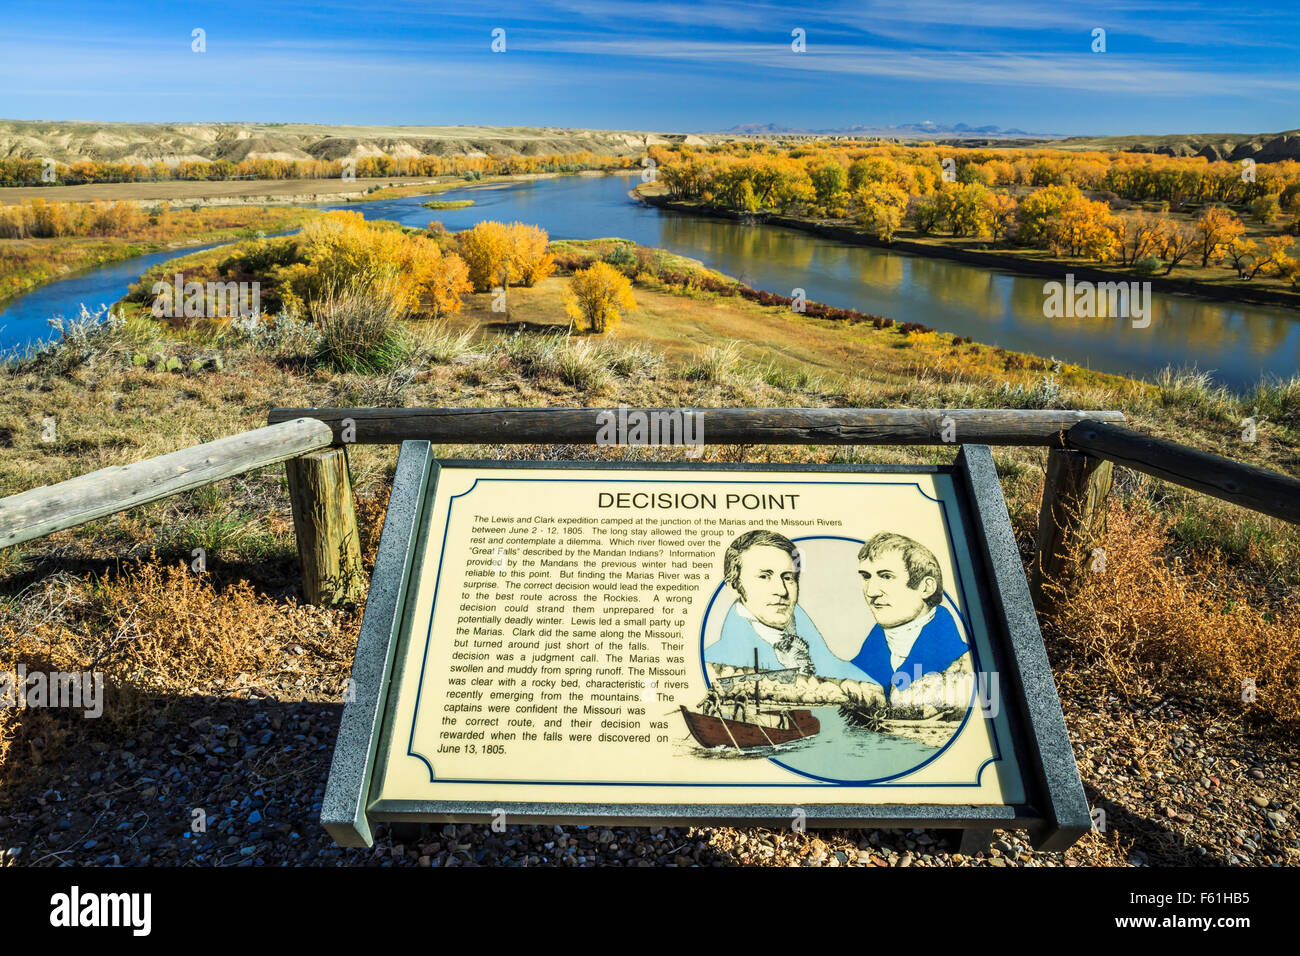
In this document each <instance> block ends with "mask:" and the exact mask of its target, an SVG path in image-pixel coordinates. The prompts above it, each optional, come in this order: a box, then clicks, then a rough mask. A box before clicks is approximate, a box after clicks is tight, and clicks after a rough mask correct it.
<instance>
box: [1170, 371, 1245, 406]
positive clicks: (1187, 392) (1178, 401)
mask: <svg viewBox="0 0 1300 956" xmlns="http://www.w3.org/2000/svg"><path fill="white" fill-rule="evenodd" d="M1153 384H1154V385H1155V387H1156V392H1157V395H1158V397H1159V400H1160V403H1161V404H1162V405H1164V406H1165V407H1167V408H1169V407H1172V408H1186V409H1194V410H1196V411H1199V412H1201V413H1202V414H1204V415H1205V416H1206V417H1208V418H1212V419H1232V418H1233V417H1235V416H1236V414H1237V412H1238V411H1239V408H1240V406H1239V405H1238V402H1237V400H1236V398H1235V397H1234V396H1233V394H1232V392H1230V391H1229V390H1228V389H1226V388H1224V387H1223V386H1222V385H1216V384H1215V383H1214V379H1213V377H1212V376H1211V375H1210V373H1209V372H1203V371H1201V370H1200V369H1196V368H1181V369H1175V368H1173V367H1172V366H1166V367H1165V368H1163V369H1161V370H1160V372H1159V373H1158V374H1157V375H1156V377H1155V381H1154V383H1153Z"/></svg>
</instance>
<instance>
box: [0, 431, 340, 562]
mask: <svg viewBox="0 0 1300 956" xmlns="http://www.w3.org/2000/svg"><path fill="white" fill-rule="evenodd" d="M332 441H333V436H332V434H331V432H330V429H329V428H328V427H327V426H326V425H324V424H323V423H321V422H319V421H315V420H313V419H310V418H299V419H297V420H294V421H286V422H282V423H279V424H275V425H269V426H267V427H265V428H258V429H255V430H253V431H250V432H244V433H243V434H240V435H231V436H230V437H229V438H219V439H217V440H216V441H210V442H208V443H206V444H203V445H196V446H194V447H193V448H185V449H182V450H181V451H174V452H171V453H170V454H167V455H159V456H158V457H157V458H149V459H146V460H145V461H138V462H136V463H135V464H132V465H114V466H112V467H110V468H101V469H100V470H99V471H92V472H91V473H90V474H87V475H81V476H80V477H78V478H71V479H69V480H68V481H62V482H59V484H57V485H48V486H46V487H44V488H33V489H32V490H31V491H24V492H22V493H21V494H17V495H11V496H10V497H8V498H0V548H4V547H8V546H9V545H13V544H19V543H20V542H23V541H29V540H31V539H32V538H39V537H41V536H42V535H47V534H50V533H51V532H53V531H61V530H63V529H64V528H72V527H75V526H76V525H79V524H85V523H86V522H87V521H94V520H95V519H96V518H103V517H105V516H106V515H111V514H116V513H117V512H119V511H125V510H126V509H127V508H134V507H135V506H136V505H142V504H145V503H147V502H150V501H157V500H159V499H160V498H166V497H169V496H170V495H175V494H179V493H180V492H182V491H190V490H192V489H194V488H198V487H200V486H202V485H207V484H211V483H212V482H214V481H219V480H220V479H222V478H229V477H230V476H231V475H238V474H242V473H243V472H246V471H252V470H253V469H254V468H261V467H263V466H265V465H273V464H275V463H276V462H280V461H284V460H286V459H288V458H296V457H297V456H299V455H302V454H306V453H307V452H312V451H316V450H317V449H319V448H325V447H328V446H329V445H330V444H331V443H332Z"/></svg>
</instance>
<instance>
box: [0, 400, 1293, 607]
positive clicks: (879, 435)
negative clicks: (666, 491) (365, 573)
mask: <svg viewBox="0 0 1300 956" xmlns="http://www.w3.org/2000/svg"><path fill="white" fill-rule="evenodd" d="M602 411H612V410H608V409H598V408H396V409H394V408H277V409H273V410H272V411H271V413H270V416H269V422H270V424H268V425H267V426H266V427H265V428H259V429H256V430H254V431H250V432H246V433H244V434H241V435H235V436H232V437H230V438H223V439H220V440H218V441H213V442H208V443H207V444H204V445H198V446H196V447H194V448H188V449H184V450H182V451H177V452H172V453H171V454H168V455H162V456H159V457H157V458H151V459H148V460H146V461H141V462H137V463H135V464H132V465H124V466H117V467H113V468H105V469H101V470H100V471H96V472H92V473H90V474H87V475H83V476H81V477H79V478H73V479H71V480H69V481H65V482H61V483H59V484H56V485H49V486H46V487H43V488H35V489H32V490H31V491H25V492H22V493H21V494H17V495H13V496H11V497H8V498H4V499H0V548H3V547H8V546H10V545H15V544H19V543H21V542H23V541H29V540H31V539H33V538H39V537H41V536H43V535H47V534H50V533H51V532H54V531H59V530H62V529H64V528H71V527H74V526H76V525H79V524H83V523H85V522H87V521H92V520H94V519H96V518H102V517H105V516H107V515H111V514H114V513H115V512H118V511H123V510H125V509H127V508H131V507H134V506H135V505H139V504H145V503H147V502H150V501H157V500H159V499H161V498H165V497H168V496H169V495H174V494H179V493H180V492H182V491H190V490H193V489H194V488H198V487H200V486H202V485H207V484H210V483H212V482H214V481H219V480H221V479H222V478H228V477H231V476H232V475H237V474H240V473H242V472H246V471H251V470H253V469H256V468H261V467H264V466H266V465H270V464H275V463H278V462H281V461H283V462H285V467H286V471H287V475H288V481H289V497H290V501H291V504H292V508H293V521H294V532H295V535H296V537H297V543H298V554H299V558H300V560H301V563H302V573H303V592H304V595H305V597H306V599H307V600H308V601H309V602H311V603H337V602H339V601H344V600H355V599H360V598H361V597H362V596H363V594H364V591H365V586H364V580H363V577H362V571H361V554H360V547H359V542H358V538H357V523H356V513H355V511H354V507H353V499H352V488H351V484H350V480H349V476H348V468H347V453H346V448H347V446H348V445H349V444H353V443H356V444H390V443H399V442H402V441H407V440H425V441H429V442H431V443H432V444H434V445H449V444H458V445H459V444H482V445H499V444H538V443H541V444H596V443H597V436H598V433H599V431H600V426H601V422H600V420H599V419H598V417H597V416H598V415H599V414H600V413H601V412H602ZM635 412H642V413H645V414H646V415H648V416H674V415H675V416H681V415H683V414H692V415H697V416H702V422H703V423H704V426H705V427H703V428H702V429H700V432H699V434H700V440H701V441H702V442H703V443H705V444H711V445H774V444H794V445H957V444H983V445H1026V446H1041V447H1046V448H1048V449H1049V451H1048V461H1047V479H1046V483H1045V485H1044V488H1043V498H1042V504H1041V507H1040V510H1039V521H1038V532H1037V541H1036V545H1037V547H1036V557H1035V561H1034V566H1033V568H1032V570H1031V575H1030V577H1031V584H1032V586H1033V589H1034V594H1035V599H1036V601H1037V602H1038V606H1039V608H1040V609H1043V608H1044V607H1045V606H1046V602H1047V601H1048V600H1049V598H1050V592H1049V591H1048V590H1045V589H1044V587H1043V585H1044V584H1045V583H1046V582H1048V581H1060V580H1063V579H1067V580H1068V579H1069V578H1070V577H1071V576H1072V575H1074V574H1077V573H1079V571H1080V569H1081V561H1080V557H1081V556H1085V557H1086V555H1088V554H1089V552H1090V549H1091V548H1092V546H1093V545H1094V544H1097V543H1099V542H1100V541H1101V539H1102V535H1103V534H1104V528H1105V502H1106V497H1107V495H1108V493H1109V491H1110V486H1111V478H1112V472H1113V466H1114V465H1115V464H1119V465H1122V466H1124V467H1126V468H1132V469H1134V470H1136V471H1141V472H1144V473H1146V474H1149V475H1153V476H1155V477H1157V478H1161V479H1163V480H1165V481H1169V482H1172V483H1174V484H1178V485H1182V486H1185V487H1188V488H1192V489H1195V490H1196V491H1199V492H1203V493H1205V494H1209V495H1214V496H1216V497H1218V498H1222V499H1224V500H1226V501H1230V502H1233V503H1234V504H1238V505H1241V506H1243V507H1246V508H1250V509H1252V510H1255V511H1259V512H1262V513H1264V514H1268V515H1272V516H1274V517H1277V518H1282V519H1284V520H1286V521H1291V522H1296V523H1300V480H1297V479H1295V478H1292V477H1290V476H1287V475H1282V474H1278V473H1276V472H1271V471H1268V470H1266V469H1263V468H1257V467H1255V466H1253V465H1247V464H1243V463H1242V462H1238V461H1233V460H1232V459H1229V458H1223V457H1220V456H1218V455H1211V454H1208V453H1206V452H1203V451H1198V450H1197V449H1194V448H1189V447H1187V446H1185V445H1179V444H1177V443H1175V442H1170V441H1165V440H1164V439H1159V438H1152V437H1150V436H1147V435H1142V434H1139V433H1137V432H1134V431H1132V430H1130V429H1128V428H1125V427H1123V422H1124V416H1123V415H1122V414H1121V413H1120V412H1114V411H1060V410H1005V409H946V410H943V409H940V410H932V411H925V410H918V409H862V408H846V409H840V408H704V409H694V410H683V409H653V408H639V409H627V413H628V414H629V415H630V414H632V413H635Z"/></svg>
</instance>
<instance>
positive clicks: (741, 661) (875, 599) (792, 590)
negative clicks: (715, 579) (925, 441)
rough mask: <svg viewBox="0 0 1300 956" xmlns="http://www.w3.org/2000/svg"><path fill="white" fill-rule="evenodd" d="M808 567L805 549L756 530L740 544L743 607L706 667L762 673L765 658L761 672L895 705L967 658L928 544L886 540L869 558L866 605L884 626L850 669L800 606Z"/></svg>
mask: <svg viewBox="0 0 1300 956" xmlns="http://www.w3.org/2000/svg"><path fill="white" fill-rule="evenodd" d="M800 565H801V560H800V555H799V549H798V547H796V545H795V544H794V542H793V541H791V540H790V539H789V538H787V537H785V536H784V535H781V534H778V533H776V532H774V531H766V530H755V531H749V532H746V533H745V534H743V535H741V536H740V537H739V538H737V539H736V540H735V541H733V542H732V543H731V546H730V547H728V548H727V552H726V555H725V556H724V558H723V576H724V577H725V579H726V582H727V584H729V585H730V586H731V588H732V589H733V590H734V591H735V592H736V595H737V600H736V602H735V603H734V604H733V605H732V606H731V608H730V610H729V611H728V612H727V616H726V618H725V619H724V621H723V624H722V635H721V638H720V639H719V640H718V641H716V642H715V643H713V644H712V645H710V646H709V647H707V648H706V649H705V652H704V659H705V661H707V662H708V663H712V664H730V665H733V666H753V664H754V661H755V653H757V661H758V667H759V669H760V670H784V669H791V668H793V669H797V670H798V671H799V672H800V673H802V674H805V675H807V676H810V677H811V676H814V675H815V676H817V677H822V678H830V679H837V680H838V679H844V678H848V679H851V680H857V681H863V680H869V681H872V682H874V683H876V684H879V685H880V686H881V687H882V688H884V691H885V695H886V698H888V697H889V696H890V695H891V693H892V691H893V689H894V688H896V687H900V686H901V687H906V686H907V685H908V684H909V683H911V682H912V681H915V680H916V679H917V678H919V677H921V676H924V675H926V674H932V673H942V672H943V671H946V670H947V669H948V668H949V667H950V666H952V664H953V663H954V662H956V661H957V660H958V659H959V658H960V657H961V656H962V655H963V654H965V653H966V652H967V650H968V647H967V645H966V642H965V641H964V640H963V639H962V637H961V634H960V632H959V631H958V630H957V625H956V622H955V621H954V620H953V617H952V614H951V613H949V611H948V609H947V608H945V607H943V606H942V601H943V572H942V571H941V570H940V568H939V562H938V560H937V559H936V558H935V556H934V553H933V552H932V551H930V549H929V548H927V547H925V546H924V545H922V544H920V543H919V542H917V541H914V540H912V539H911V538H908V537H905V536H903V535H901V534H894V533H893V532H888V531H882V532H880V533H879V534H877V535H875V536H873V537H872V538H871V539H870V540H869V541H867V542H866V543H865V544H864V545H863V546H862V548H861V549H860V550H859V552H858V575H859V577H860V579H861V582H862V597H863V599H864V600H865V601H866V603H867V606H868V608H870V610H871V614H872V616H873V617H874V618H875V621H876V623H875V626H874V627H872V629H871V631H870V632H869V633H868V634H867V637H866V640H864V641H863V643H862V646H861V648H860V649H859V651H858V653H857V654H856V655H855V656H854V657H853V658H852V659H851V660H848V661H846V660H844V659H843V658H840V657H838V656H836V655H835V654H834V653H832V652H831V650H830V648H828V647H827V646H826V641H825V640H824V639H823V637H822V635H821V632H819V631H818V630H817V627H816V626H815V625H814V624H813V622H812V620H811V619H810V618H809V617H808V615H807V614H806V613H805V612H804V610H803V608H801V607H800V606H799V573H800V570H801V567H800ZM899 675H903V676H902V677H901V678H900V676H899Z"/></svg>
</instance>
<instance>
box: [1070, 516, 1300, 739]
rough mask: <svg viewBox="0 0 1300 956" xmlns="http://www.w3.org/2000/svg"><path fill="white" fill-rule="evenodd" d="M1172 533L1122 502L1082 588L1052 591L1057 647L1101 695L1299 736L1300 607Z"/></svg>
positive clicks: (1164, 522) (1164, 520) (1165, 520)
mask: <svg viewBox="0 0 1300 956" xmlns="http://www.w3.org/2000/svg"><path fill="white" fill-rule="evenodd" d="M1170 525H1171V519H1170V518H1169V517H1168V516H1166V515H1161V514H1159V513H1158V512H1156V511H1155V510H1153V509H1152V508H1151V507H1150V506H1149V505H1147V504H1146V503H1143V502H1128V503H1126V504H1124V503H1120V502H1117V501H1116V502H1112V504H1111V507H1110V509H1109V513H1108V530H1107V534H1106V539H1105V549H1104V561H1098V560H1096V559H1094V560H1092V561H1085V562H1084V566H1085V567H1086V568H1088V569H1089V570H1087V571H1085V573H1084V574H1083V577H1082V580H1081V581H1080V582H1078V583H1077V584H1076V585H1075V586H1073V587H1069V588H1065V587H1061V586H1056V585H1050V584H1049V585H1048V588H1049V589H1050V590H1051V591H1053V592H1054V594H1055V595H1056V598H1057V601H1058V602H1059V603H1058V604H1057V606H1056V609H1055V611H1054V612H1053V613H1052V615H1051V616H1050V617H1049V618H1047V620H1046V622H1045V623H1046V625H1047V628H1048V631H1049V633H1050V634H1051V635H1052V637H1053V639H1054V642H1055V644H1056V646H1057V647H1058V648H1060V649H1061V650H1062V651H1063V653H1064V654H1065V655H1066V657H1067V658H1069V659H1072V660H1073V662H1074V664H1075V666H1077V667H1080V668H1082V669H1084V670H1086V672H1087V673H1088V675H1089V677H1090V680H1092V681H1094V682H1095V687H1096V689H1097V690H1098V692H1100V691H1101V689H1102V687H1106V688H1109V689H1111V690H1112V692H1115V693H1119V694H1120V695H1121V696H1127V690H1129V689H1132V688H1135V687H1137V686H1139V685H1150V686H1152V687H1154V688H1155V689H1156V690H1157V691H1159V692H1162V693H1164V694H1184V695H1190V696H1195V697H1199V698H1203V699H1207V700H1209V701H1211V702H1213V704H1214V705H1215V706H1216V707H1217V708H1218V709H1220V710H1221V711H1222V712H1225V713H1238V714H1241V715H1243V716H1247V717H1251V718H1255V719H1262V720H1263V721H1264V722H1268V723H1274V724H1276V725H1277V726H1278V727H1280V728H1282V729H1283V730H1286V731H1292V732H1293V731H1294V730H1295V729H1296V728H1300V607H1296V605H1295V604H1294V603H1291V602H1278V601H1276V600H1274V599H1273V598H1272V597H1271V596H1270V595H1269V594H1268V593H1267V592H1266V591H1265V590H1264V589H1263V588H1261V587H1260V586H1259V585H1258V584H1256V583H1251V582H1250V581H1248V580H1247V579H1245V578H1243V577H1242V576H1240V575H1235V574H1232V573H1230V572H1228V569H1227V568H1226V567H1225V562H1224V560H1223V556H1222V555H1221V554H1220V553H1219V552H1218V551H1217V550H1216V549H1214V548H1212V547H1207V548H1204V549H1202V550H1201V551H1198V552H1193V553H1191V554H1190V555H1188V556H1186V557H1183V556H1181V555H1179V554H1177V553H1176V551H1177V549H1176V547H1175V541H1174V538H1173V535H1172V534H1171V532H1170Z"/></svg>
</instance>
